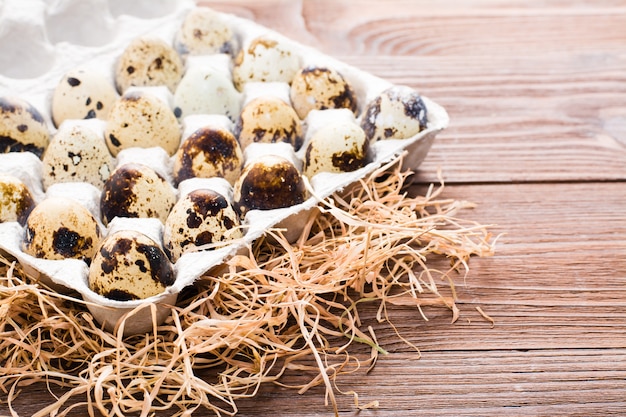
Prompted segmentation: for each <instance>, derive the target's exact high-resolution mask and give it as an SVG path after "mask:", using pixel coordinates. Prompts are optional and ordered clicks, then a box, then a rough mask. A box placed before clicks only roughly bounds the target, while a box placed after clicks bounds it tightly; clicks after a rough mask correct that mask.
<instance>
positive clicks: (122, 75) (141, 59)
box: [115, 36, 184, 94]
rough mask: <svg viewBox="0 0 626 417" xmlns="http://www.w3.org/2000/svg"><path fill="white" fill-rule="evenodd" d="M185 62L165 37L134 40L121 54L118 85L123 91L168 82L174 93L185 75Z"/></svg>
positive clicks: (146, 37)
mask: <svg viewBox="0 0 626 417" xmlns="http://www.w3.org/2000/svg"><path fill="white" fill-rule="evenodd" d="M183 72H184V68H183V62H182V60H181V58H180V56H179V55H178V53H177V52H176V50H175V49H174V48H173V47H172V46H170V45H169V44H168V43H167V42H165V41H164V40H162V39H160V38H157V37H151V36H144V37H139V38H135V39H133V40H132V41H131V42H130V43H129V44H128V46H127V47H126V49H125V50H124V51H123V52H122V54H121V55H120V57H119V59H118V61H117V65H116V68H115V84H116V86H117V90H118V91H119V92H120V94H123V93H124V91H126V89H127V88H128V87H131V86H138V87H141V86H156V85H164V86H166V87H167V88H169V89H170V91H171V92H172V93H173V92H174V91H175V90H176V86H177V85H178V82H179V81H180V79H181V78H182V76H183Z"/></svg>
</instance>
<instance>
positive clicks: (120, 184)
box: [100, 163, 176, 223]
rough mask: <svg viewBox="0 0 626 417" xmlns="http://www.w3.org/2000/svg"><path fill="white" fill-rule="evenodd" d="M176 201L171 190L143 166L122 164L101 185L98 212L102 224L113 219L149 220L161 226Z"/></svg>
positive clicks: (162, 179) (161, 178) (169, 186)
mask: <svg viewBox="0 0 626 417" xmlns="http://www.w3.org/2000/svg"><path fill="white" fill-rule="evenodd" d="M175 202H176V194H175V192H174V189H173V187H172V186H171V185H170V184H169V183H168V182H167V181H166V180H165V178H163V177H162V176H161V175H159V174H158V173H157V172H155V171H154V170H153V169H152V168H150V167H148V166H147V165H143V164H139V163H126V164H124V165H121V166H119V167H117V169H116V170H115V171H113V173H112V174H111V176H110V177H109V179H108V180H107V181H106V182H105V183H104V187H103V190H102V195H101V198H100V211H101V213H102V218H103V221H104V222H105V223H109V222H110V221H111V220H113V219H114V218H115V217H116V216H117V217H150V218H157V219H159V220H161V221H162V222H163V223H165V220H166V219H167V216H168V214H169V212H170V210H171V209H172V206H173V205H174V203H175Z"/></svg>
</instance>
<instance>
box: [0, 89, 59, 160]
mask: <svg viewBox="0 0 626 417" xmlns="http://www.w3.org/2000/svg"><path fill="white" fill-rule="evenodd" d="M49 137H50V133H49V131H48V127H47V126H46V123H45V121H44V119H43V117H42V116H41V113H39V111H38V110H37V109H36V108H35V107H33V106H32V105H31V104H30V103H28V102H27V101H25V100H23V99H21V98H18V97H7V96H5V97H0V152H2V153H7V152H32V153H34V154H35V155H37V156H38V157H41V155H42V154H43V151H44V150H45V148H46V146H48V140H49Z"/></svg>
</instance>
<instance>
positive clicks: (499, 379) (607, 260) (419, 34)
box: [0, 0, 626, 417]
mask: <svg viewBox="0 0 626 417" xmlns="http://www.w3.org/2000/svg"><path fill="white" fill-rule="evenodd" d="M204 3H205V4H209V5H212V6H213V7H215V8H216V9H218V10H222V11H228V12H233V13H236V14H239V15H241V16H244V17H249V18H253V19H255V20H257V21H258V22H259V23H262V24H265V25H267V26H269V27H271V28H274V29H276V30H278V31H280V32H282V33H284V34H286V35H288V36H291V37H292V38H295V39H297V40H299V41H302V42H304V43H307V44H310V45H313V46H315V47H318V48H319V49H321V50H322V51H324V52H326V53H328V54H331V55H333V56H335V57H337V58H339V59H341V60H344V61H346V62H349V63H351V64H353V65H355V66H358V67H360V68H362V69H364V70H366V71H370V72H372V73H374V74H376V75H378V76H380V77H383V78H386V79H388V80H390V81H392V82H394V83H402V84H409V85H411V86H414V87H417V88H418V89H419V90H420V91H421V92H422V93H423V94H425V95H427V96H429V97H430V98H432V99H434V100H435V101H437V102H439V103H440V104H442V105H443V106H445V107H446V109H447V111H448V112H449V114H450V117H451V124H450V127H449V129H447V130H446V131H445V132H443V133H442V134H441V135H440V136H439V137H438V139H437V141H436V143H435V145H434V147H433V149H432V151H431V152H430V154H429V156H428V157H427V159H426V161H425V162H424V164H423V165H422V167H421V170H420V172H419V173H418V180H419V181H420V182H422V183H429V182H431V181H436V172H437V169H438V168H441V170H442V172H443V175H444V177H445V180H446V182H447V189H446V191H445V195H446V196H448V197H452V198H462V199H467V200H471V201H473V202H475V203H476V204H477V207H476V209H474V210H472V211H467V212H464V213H463V215H464V217H466V218H470V219H473V220H476V221H479V222H482V223H485V224H493V225H494V226H493V229H492V230H493V231H494V233H496V234H497V233H505V235H504V236H503V237H502V238H501V239H500V240H499V242H498V245H497V251H496V256H495V257H492V258H484V259H473V260H472V261H471V263H470V268H471V272H470V274H469V276H468V277H467V278H466V280H464V281H463V280H461V281H460V282H457V290H458V295H459V307H460V308H461V316H460V318H459V320H458V321H457V322H456V323H454V324H452V323H451V322H450V319H451V316H450V312H449V311H447V310H444V309H435V308H431V309H427V310H426V313H427V314H428V317H429V321H424V320H422V319H421V318H420V317H419V316H418V314H417V312H416V311H415V310H414V309H409V308H394V309H393V310H392V311H391V313H390V314H391V318H392V320H393V321H394V323H395V324H396V325H397V326H398V330H399V332H400V334H402V335H403V336H404V337H405V338H406V339H408V340H409V341H410V342H411V343H413V344H414V345H415V346H417V347H418V348H419V350H420V355H421V357H420V355H418V353H417V352H416V351H415V350H413V349H411V348H410V347H409V346H408V345H407V344H405V343H403V342H401V341H400V340H399V339H398V337H397V336H396V335H395V333H394V332H393V331H392V330H391V329H390V328H389V327H388V326H386V325H378V324H376V323H375V320H373V314H372V316H371V317H370V321H369V323H368V324H372V325H373V326H374V328H375V329H376V331H377V335H378V340H379V342H380V344H381V345H382V346H384V347H385V348H386V349H387V350H389V351H390V354H389V355H387V356H383V357H381V358H380V359H379V361H378V363H377V365H376V367H375V368H374V369H373V370H372V371H371V372H370V373H368V374H366V373H365V371H360V372H357V373H355V374H352V375H348V376H344V377H341V378H340V379H339V380H338V384H339V387H340V388H341V389H342V390H344V391H355V392H357V393H358V394H359V398H360V402H361V403H368V402H370V401H374V400H377V401H379V408H378V409H376V410H365V411H361V412H358V411H357V410H356V409H355V408H354V402H353V400H352V397H351V396H341V395H339V396H338V399H339V403H340V415H341V416H356V415H358V416H360V417H368V416H408V415H414V416H443V415H451V416H486V415H497V416H517V415H520V416H521V415H525V416H528V415H537V416H559V415H562V416H576V415H578V416H607V415H624V413H626V2H625V1H623V0H622V1H619V0H598V1H594V2H578V1H566V0H535V1H529V0H527V1H514V2H503V1H496V0H466V1H463V2H459V1H452V0H445V1H444V0H442V1H437V2H434V1H426V0H393V1H378V0H376V1H375V0H360V1H352V0H332V1H331V0H305V1H289V0H270V1H259V0H254V1H252V0H236V1H204ZM416 189H417V190H419V185H418V186H417V188H416ZM476 307H481V308H482V309H483V310H484V311H485V312H486V313H487V314H489V315H490V316H491V317H492V318H493V319H494V320H495V325H494V326H492V325H491V323H490V322H488V321H487V320H485V319H484V318H482V317H481V315H480V314H479V313H478V311H477V310H476ZM305 379H306V378H303V377H300V376H298V375H289V376H288V378H287V380H288V382H291V383H297V382H299V381H304V380H305ZM28 394H29V395H26V396H23V398H24V399H22V400H20V408H21V409H18V410H17V411H19V412H20V415H21V416H27V415H29V410H32V409H33V407H34V406H35V405H37V404H38V403H41V402H43V401H46V398H49V397H48V394H46V393H45V388H44V387H38V388H33V389H31V392H29V393H28ZM26 397H27V398H26ZM238 405H239V410H240V412H239V414H238V415H240V416H245V417H253V416H267V415H271V416H302V417H313V416H330V415H332V409H331V408H330V407H328V406H326V405H325V404H324V396H323V389H322V388H321V387H320V388H314V389H312V390H310V391H308V392H307V393H305V394H303V395H298V394H297V393H296V392H295V391H294V390H290V389H285V388H281V387H277V386H265V387H263V388H261V391H260V392H259V393H258V395H257V396H255V397H254V398H251V399H249V400H245V401H241V402H239V403H238ZM2 411H3V410H2V405H1V404H0V413H2ZM77 415H79V414H77ZM162 415H167V413H165V414H162Z"/></svg>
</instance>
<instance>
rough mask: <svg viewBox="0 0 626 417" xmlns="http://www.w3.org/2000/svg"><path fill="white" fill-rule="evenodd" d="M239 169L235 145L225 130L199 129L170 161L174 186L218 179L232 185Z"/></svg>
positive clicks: (240, 154)
mask: <svg viewBox="0 0 626 417" xmlns="http://www.w3.org/2000/svg"><path fill="white" fill-rule="evenodd" d="M242 167H243V152H242V151H241V147H240V146H239V142H237V139H236V138H235V136H233V134H232V133H231V132H230V131H229V130H228V129H226V128H217V127H216V128H213V127H209V126H205V127H201V128H199V129H197V130H196V131H195V132H193V133H192V134H191V135H190V136H189V137H188V138H187V139H186V140H185V141H184V142H183V144H182V145H181V147H180V149H179V150H178V152H176V156H175V159H174V179H175V181H176V182H177V183H179V182H181V181H184V180H186V179H189V178H194V177H200V178H211V177H222V178H224V179H226V180H227V181H228V182H230V183H231V184H233V183H234V182H235V180H236V179H237V178H239V175H240V174H241V169H242Z"/></svg>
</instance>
